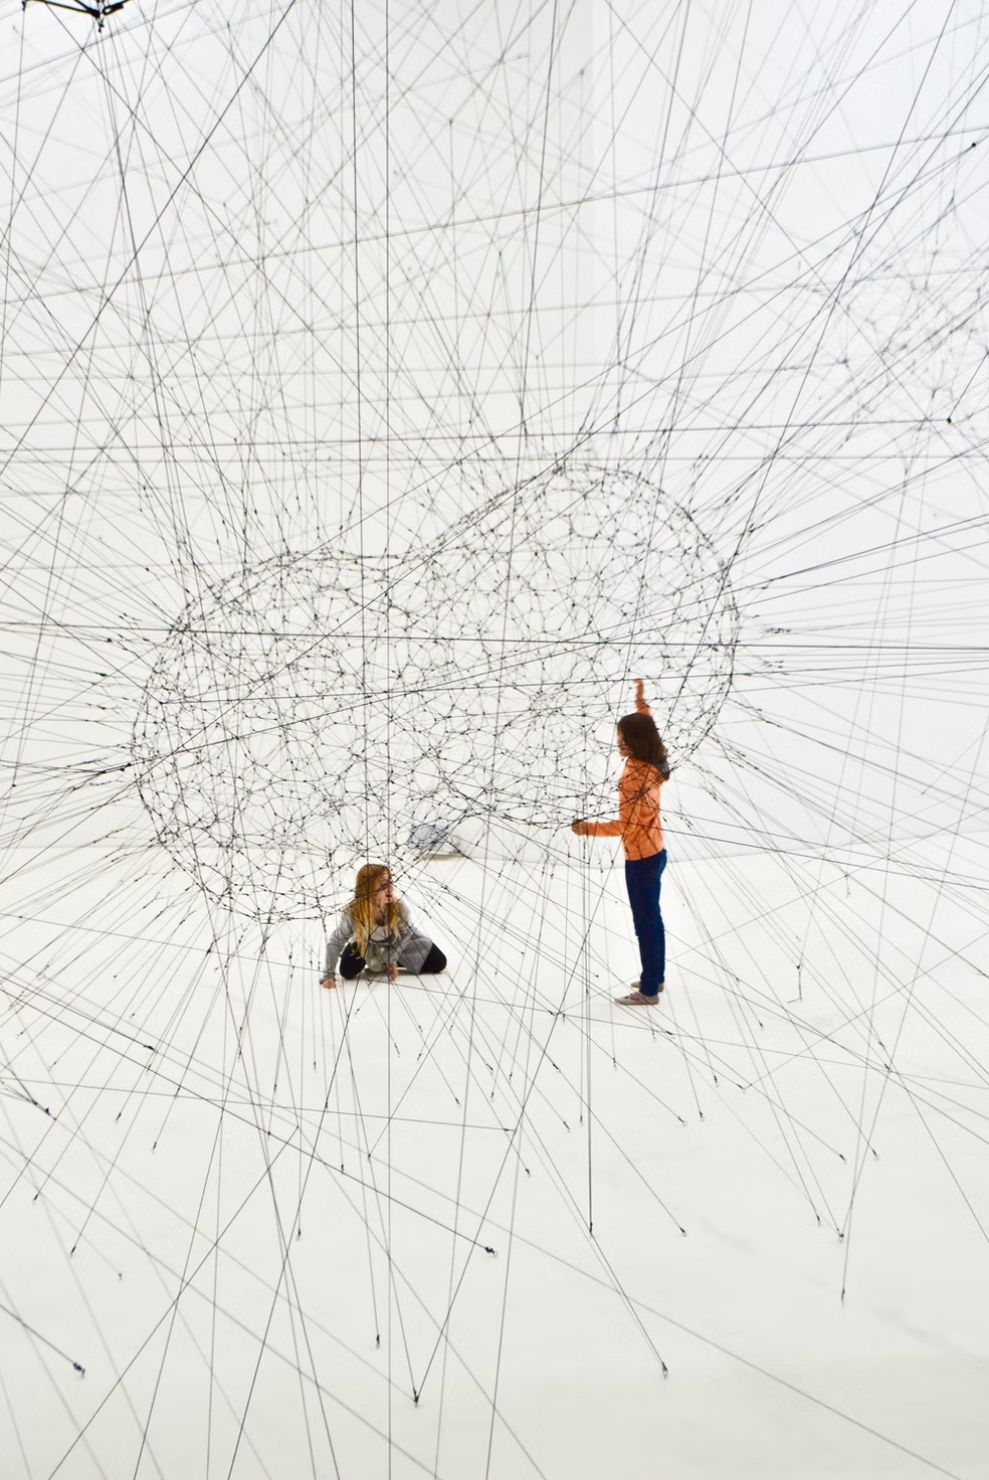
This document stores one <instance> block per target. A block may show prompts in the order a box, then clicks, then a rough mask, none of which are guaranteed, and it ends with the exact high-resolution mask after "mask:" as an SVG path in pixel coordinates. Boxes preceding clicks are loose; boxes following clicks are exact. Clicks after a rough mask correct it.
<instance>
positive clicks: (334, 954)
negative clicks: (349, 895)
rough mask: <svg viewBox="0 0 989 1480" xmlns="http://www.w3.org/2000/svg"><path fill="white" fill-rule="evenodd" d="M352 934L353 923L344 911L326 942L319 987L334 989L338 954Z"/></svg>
mask: <svg viewBox="0 0 989 1480" xmlns="http://www.w3.org/2000/svg"><path fill="white" fill-rule="evenodd" d="M353 934H354V922H353V920H352V919H351V918H350V916H349V915H348V914H347V912H346V910H345V911H344V913H343V914H342V915H341V916H340V918H339V919H338V920H337V924H336V929H335V930H334V932H333V934H332V935H331V936H330V938H329V940H328V941H327V942H326V965H325V967H324V968H323V975H322V976H321V977H320V980H319V984H320V986H321V987H335V986H336V984H337V981H336V976H335V975H334V972H335V970H336V964H337V962H338V961H339V959H340V952H341V951H342V950H343V948H344V946H345V945H346V944H347V942H348V940H350V939H351V938H352V936H353Z"/></svg>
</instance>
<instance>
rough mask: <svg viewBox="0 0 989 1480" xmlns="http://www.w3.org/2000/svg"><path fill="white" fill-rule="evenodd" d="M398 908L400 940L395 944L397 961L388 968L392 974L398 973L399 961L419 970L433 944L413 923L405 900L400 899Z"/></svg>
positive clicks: (411, 968)
mask: <svg viewBox="0 0 989 1480" xmlns="http://www.w3.org/2000/svg"><path fill="white" fill-rule="evenodd" d="M398 908H399V911H400V924H399V930H398V940H397V942H396V945H395V962H394V966H392V965H389V968H388V972H389V975H392V972H394V974H395V976H397V974H398V963H399V961H401V962H402V964H403V965H404V966H406V967H407V968H408V969H409V970H411V971H418V969H419V967H420V966H421V965H422V963H423V961H425V959H426V957H427V956H428V955H429V952H430V948H431V947H432V944H433V942H432V941H431V940H430V939H429V937H428V936H427V935H423V933H422V931H421V930H419V929H417V928H416V926H415V925H414V924H413V923H412V917H411V915H410V914H409V911H408V908H407V906H406V904H405V902H404V900H400V901H399V906H398ZM392 980H393V981H394V976H392Z"/></svg>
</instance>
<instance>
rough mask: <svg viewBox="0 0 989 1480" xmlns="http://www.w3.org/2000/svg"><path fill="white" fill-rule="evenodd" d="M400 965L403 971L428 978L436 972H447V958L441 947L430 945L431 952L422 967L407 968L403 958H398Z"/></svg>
mask: <svg viewBox="0 0 989 1480" xmlns="http://www.w3.org/2000/svg"><path fill="white" fill-rule="evenodd" d="M398 964H399V966H401V968H402V970H403V971H411V972H412V973H413V975H415V976H426V975H427V974H429V975H432V973H433V972H434V971H445V970H446V957H445V956H444V954H443V952H442V951H441V950H440V948H439V946H436V945H430V947H429V952H428V954H427V956H426V959H425V961H424V962H423V963H422V965H421V966H406V964H405V962H404V961H403V960H402V958H401V956H399V958H398Z"/></svg>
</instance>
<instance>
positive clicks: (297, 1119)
mask: <svg viewBox="0 0 989 1480" xmlns="http://www.w3.org/2000/svg"><path fill="white" fill-rule="evenodd" d="M960 846H961V845H960V844H959V845H958V847H960ZM926 856H927V857H928V859H930V858H931V857H932V855H931V854H930V852H928V854H927V855H926ZM863 863H864V864H865V865H868V866H863ZM76 864H77V866H78V860H77V861H76ZM952 867H953V875H952V877H953V878H954V879H955V880H957V879H959V878H960V877H961V875H962V874H963V873H964V859H963V858H962V857H961V856H960V854H959V853H958V851H957V848H956V851H955V853H954V855H953V860H952ZM935 872H936V870H935ZM25 887H27V886H25ZM129 887H130V884H129V881H128V876H127V869H126V867H122V868H121V869H120V871H119V878H117V877H116V876H115V875H114V873H113V870H112V869H110V870H109V871H108V870H106V869H104V870H101V871H100V872H99V875H98V877H94V878H93V879H92V880H89V881H86V879H85V878H83V879H81V881H80V883H79V885H78V887H77V888H75V889H74V890H72V891H68V890H67V891H66V893H65V896H64V899H63V901H62V903H61V904H60V906H59V909H58V911H56V912H55V913H54V914H51V915H50V916H49V917H47V918H46V919H40V920H39V919H38V918H35V919H34V920H33V922H32V923H30V924H29V923H27V922H22V923H19V924H17V925H16V926H15V927H14V928H13V929H12V932H11V933H10V934H9V935H8V938H7V942H6V945H5V947H4V950H5V961H6V963H7V969H8V970H9V973H10V975H9V978H8V980H7V982H6V985H5V987H4V992H5V997H4V1007H5V1011H4V1015H3V1018H2V1020H0V1022H2V1035H0V1045H2V1050H3V1055H4V1060H5V1062H6V1063H7V1065H8V1068H7V1070H5V1071H4V1074H3V1079H2V1085H3V1091H4V1092H3V1095H2V1098H0V1154H2V1166H3V1178H2V1184H0V1185H2V1203H0V1237H2V1246H3V1250H4V1254H3V1260H2V1265H0V1301H2V1302H3V1304H4V1305H5V1306H6V1307H7V1312H8V1313H7V1314H6V1315H4V1314H2V1313H0V1354H2V1363H0V1375H2V1387H0V1455H2V1456H3V1461H2V1466H0V1472H2V1475H3V1480H8V1477H9V1480H15V1477H16V1480H20V1477H22V1476H26V1477H32V1480H36V1477H40V1476H48V1475H53V1474H56V1473H57V1474H58V1475H60V1476H62V1477H65V1480H82V1477H86V1480H88V1477H90V1476H100V1475H106V1476H111V1477H114V1480H116V1477H117V1476H123V1475H141V1476H144V1475H148V1476H150V1475H156V1474H157V1475H162V1476H165V1477H168V1480H171V1477H173V1476H174V1477H179V1476H182V1477H186V1476H193V1475H200V1476H204V1477H213V1476H221V1475H222V1476H227V1475H233V1476H237V1477H255V1476H271V1477H275V1480H295V1477H300V1476H307V1475H313V1476H318V1477H320V1480H322V1477H324V1476H334V1475H340V1476H343V1477H346V1480H371V1477H377V1476H381V1477H396V1480H397V1477H406V1476H408V1477H412V1476H423V1475H435V1476H442V1477H446V1480H472V1477H485V1480H487V1477H501V1480H522V1477H528V1476H543V1477H546V1480H556V1477H561V1480H562V1477H566V1480H582V1477H588V1480H591V1477H593V1480H598V1477H601V1476H616V1477H622V1480H651V1477H658V1476H664V1477H665V1476H669V1477H675V1480H719V1477H728V1476H730V1477H732V1480H737V1477H742V1476H752V1477H759V1480H767V1477H779V1480H789V1477H794V1476H800V1477H806V1480H838V1477H841V1480H876V1477H891V1480H892V1477H896V1480H912V1477H913V1476H917V1477H920V1476H923V1475H925V1474H928V1475H931V1474H944V1475H952V1476H957V1477H964V1480H976V1477H979V1476H987V1475H989V1405H987V1403H986V1399H985V1394H986V1390H987V1382H989V1341H987V1338H986V1332H987V1330H989V1281H987V1278H986V1274H987V1268H989V1249H987V1243H986V1228H987V1227H989V1178H987V1175H986V1172H987V1165H989V1158H987V1154H986V1128H987V1120H986V1112H987V1109H989V1093H987V1075H986V1069H985V1065H986V1063H987V1060H989V1055H987V1052H986V1050H987V1046H989V1043H987V1038H989V1035H987V1029H986V1020H985V1019H986V1013H985V1002H986V983H985V977H984V975H983V974H982V970H981V967H980V965H979V963H978V960H977V957H975V956H972V955H970V953H969V952H968V951H967V950H966V942H967V940H969V939H975V938H976V937H977V936H978V935H979V934H980V933H981V929H982V927H981V925H980V924H979V923H978V920H977V916H978V910H979V908H980V905H979V897H978V894H977V891H974V890H968V889H967V888H965V887H963V886H959V887H954V886H952V887H951V888H945V887H944V886H943V884H942V883H941V882H940V881H939V880H937V879H935V881H934V882H933V883H925V882H922V881H920V880H918V879H917V878H915V877H912V876H911V875H910V873H909V871H908V870H906V869H904V870H903V872H902V873H895V872H891V871H890V870H889V869H883V868H881V867H880V866H879V864H878V862H875V863H871V864H869V861H868V860H864V861H860V864H859V866H858V867H856V868H855V869H853V870H851V871H850V872H849V873H848V874H847V876H846V874H845V873H842V872H841V871H839V870H838V869H837V868H835V867H833V866H831V865H821V864H820V863H817V862H813V861H807V862H801V861H799V860H797V861H794V860H792V859H791V860H766V859H760V858H757V857H755V856H754V855H753V856H752V857H748V858H746V857H741V858H735V859H729V860H721V861H717V862H714V861H712V862H707V863H699V862H695V863H679V864H678V863H677V862H676V861H675V860H674V862H673V864H671V867H670V870H669V873H668V875H667V880H666V883H665V885H664V888H665V912H666V916H667V920H668V926H669V931H670V965H669V970H668V981H669V987H668V991H667V993H666V995H665V997H664V1000H663V1003H662V1006H661V1007H660V1008H658V1009H656V1010H655V1011H651V1010H650V1011H646V1012H640V1013H638V1014H636V1013H632V1012H628V1011H627V1010H621V1009H619V1008H616V1007H613V1006H612V1004H611V1000H610V997H611V991H612V989H613V988H614V987H616V986H619V985H621V983H623V982H624V981H626V980H628V979H629V978H630V977H631V976H634V975H635V974H636V973H635V969H634V968H635V961H634V954H633V949H632V946H631V942H630V933H629V925H628V920H627V909H626V906H625V904H624V901H623V899H622V897H621V887H622V886H621V874H620V870H619V869H618V868H617V867H613V866H612V865H611V860H610V856H609V857H607V858H602V857H601V855H600V854H599V853H598V854H595V855H594V858H593V860H592V863H591V864H590V865H589V866H588V867H586V868H584V867H583V866H580V865H579V859H578V856H577V854H576V853H575V854H574V855H573V856H572V858H571V859H570V860H569V861H568V860H567V859H566V858H564V857H562V856H561V857H560V858H559V859H558V860H556V861H555V862H550V861H543V862H541V863H533V862H531V861H529V862H526V863H516V864H506V863H504V862H502V863H498V864H497V865H493V866H489V868H488V870H487V872H486V873H484V872H482V870H481V868H480V866H479V865H478V864H477V863H476V862H465V861H464V860H457V861H445V862H444V861H437V862H433V863H429V864H424V865H423V867H422V869H421V870H420V871H419V873H418V874H417V876H416V877H415V878H412V879H410V880H409V881H408V889H407V894H408V897H409V898H410V900H411V901H412V902H413V903H414V904H415V905H416V907H417V913H418V915H419V916H420V918H422V919H423V921H424V923H425V922H427V921H428V923H429V926H430V928H431V929H432V931H433V932H434V933H435V935H436V936H437V938H438V939H440V942H441V944H442V945H443V946H444V948H445V949H446V950H447V953H448V955H449V956H450V969H449V971H448V972H447V973H446V974H444V975H442V976H440V977H437V978H435V979H432V980H428V981H427V980H425V979H422V980H416V979H414V978H403V979H402V981H401V982H400V984H399V985H398V986H397V987H395V988H394V989H391V990H389V988H388V987H387V986H386V985H385V984H384V983H383V982H382V981H380V980H378V981H372V982H362V983H359V984H357V985H356V986H347V987H345V988H342V989H340V990H339V991H338V992H336V993H333V994H331V993H328V992H321V991H320V989H319V988H318V987H317V986H316V984H315V977H316V973H315V971H314V969H313V966H314V962H315V960H316V958H317V956H318V935H319V932H318V929H314V928H313V927H305V928H294V927H282V928H281V929H280V931H279V932H277V933H275V934H273V935H272V936H271V937H270V938H269V939H268V940H267V942H266V943H265V944H263V945H262V944H261V943H260V942H259V940H258V939H257V933H256V931H255V930H253V928H248V929H246V930H245V929H244V928H243V927H242V926H236V925H234V924H233V923H232V922H231V921H229V920H227V919H221V918H220V917H219V916H217V915H215V916H214V917H213V919H212V924H211V922H210V921H209V920H207V919H206V917H205V915H203V914H202V913H200V912H198V907H197V906H190V904H189V896H188V895H187V894H183V893H182V892H181V888H180V886H178V885H176V884H175V883H174V882H172V883H171V884H166V883H164V882H163V883H162V884H161V886H160V888H159V889H155V890H152V889H151V888H150V887H149V884H148V881H147V880H145V881H144V883H143V884H142V887H141V890H140V891H139V892H140V897H141V901H142V902H141V904H140V907H139V908H138V907H137V906H133V907H132V906H129V905H128V904H127V898H128V895H127V891H128V888H129ZM169 891H171V894H170V893H169ZM114 910H116V913H115V914H114ZM35 913H36V912H35ZM211 928H212V929H213V930H214V931H215V932H216V934H217V939H218V945H217V946H216V948H214V949H212V950H209V951H207V950H206V946H207V945H208V943H209V940H210V930H211ZM585 936H586V947H585V945H584V939H585ZM798 962H799V963H800V971H799V978H798V971H797V963H798ZM798 989H799V990H798ZM31 1097H33V1099H34V1101H35V1102H36V1103H34V1104H32V1103H31ZM592 1222H593V1232H592V1230H591V1223H592ZM73 1249H74V1252H72V1251H73ZM489 1251H493V1252H489ZM843 1285H844V1287H845V1298H844V1301H842V1288H843ZM11 1313H13V1314H11ZM15 1316H16V1317H19V1319H20V1321H21V1322H23V1323H26V1324H25V1325H19V1324H18V1322H17V1320H16V1319H15ZM27 1328H30V1329H27ZM379 1343H380V1344H379ZM73 1362H78V1363H80V1364H81V1365H82V1366H84V1367H85V1375H84V1376H80V1375H79V1374H78V1373H77V1372H75V1371H74V1370H73V1366H72V1363H73ZM664 1363H665V1365H666V1368H667V1369H668V1375H667V1376H664ZM414 1393H417V1394H419V1402H418V1404H417V1403H416V1402H415V1401H414V1397H413V1394H414Z"/></svg>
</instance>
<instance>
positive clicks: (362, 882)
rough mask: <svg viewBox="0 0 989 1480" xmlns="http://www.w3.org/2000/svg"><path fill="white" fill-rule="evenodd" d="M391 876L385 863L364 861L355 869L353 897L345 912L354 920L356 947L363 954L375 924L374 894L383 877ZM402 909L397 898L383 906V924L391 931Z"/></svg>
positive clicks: (398, 919)
mask: <svg viewBox="0 0 989 1480" xmlns="http://www.w3.org/2000/svg"><path fill="white" fill-rule="evenodd" d="M386 878H388V879H390V878H391V869H390V868H389V867H388V865H387V864H386V863H366V864H365V865H364V867H363V868H360V869H358V870H357V882H356V884H355V885H354V897H353V899H352V900H351V901H350V903H349V904H348V906H347V913H348V914H349V915H350V918H351V919H352V920H353V922H354V933H355V935H356V937H357V949H358V951H359V952H360V953H361V955H362V956H363V955H364V954H365V953H366V951H367V942H368V938H369V936H370V934H371V931H372V930H373V929H374V927H375V926H376V925H377V923H378V922H377V920H376V919H375V918H374V904H373V900H374V895H375V892H376V890H377V889H378V887H379V885H380V884H381V883H382V881H383V880H384V879H386ZM401 919H402V911H401V906H400V905H399V903H398V900H397V899H390V900H389V901H388V903H387V905H386V907H385V924H386V925H387V926H388V929H389V930H390V931H392V932H393V933H394V932H396V931H397V930H398V928H399V926H400V924H401Z"/></svg>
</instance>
